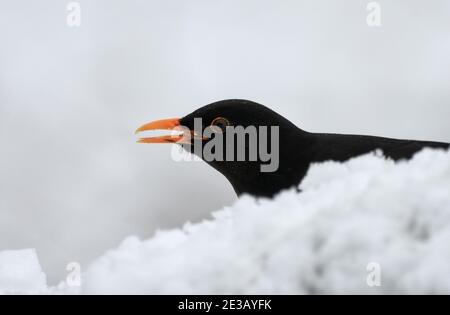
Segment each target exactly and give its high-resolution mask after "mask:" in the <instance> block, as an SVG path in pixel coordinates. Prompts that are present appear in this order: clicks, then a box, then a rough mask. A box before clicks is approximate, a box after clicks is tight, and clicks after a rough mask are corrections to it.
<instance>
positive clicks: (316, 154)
mask: <svg viewBox="0 0 450 315" xmlns="http://www.w3.org/2000/svg"><path fill="white" fill-rule="evenodd" d="M218 117H220V118H224V119H226V120H225V121H226V122H227V123H228V124H229V125H231V126H243V127H248V126H256V127H258V126H279V140H280V141H279V167H278V169H277V170H276V171H275V172H261V169H260V165H261V164H262V163H263V161H260V160H257V161H206V162H207V163H208V164H209V165H211V166H212V167H214V168H215V169H216V170H218V171H219V172H220V173H222V174H223V175H224V176H225V177H226V178H227V179H228V180H229V182H230V183H231V185H232V186H233V188H234V190H235V191H236V193H237V194H238V195H241V194H250V195H253V196H258V197H272V196H274V195H275V194H277V193H278V192H280V191H281V190H283V189H287V188H291V187H298V185H299V184H300V182H301V181H302V179H303V178H304V177H305V175H306V173H307V171H308V169H309V167H310V165H311V164H312V163H317V162H323V161H329V160H331V161H340V162H342V161H347V160H349V159H350V158H353V157H356V156H359V155H363V154H365V153H368V152H371V151H375V150H381V151H382V152H383V154H384V155H385V156H386V157H387V158H390V159H393V160H395V161H398V160H402V159H410V158H411V157H412V156H413V155H414V154H415V153H416V152H418V151H420V150H422V149H423V148H426V147H429V148H441V149H448V148H449V144H448V143H442V142H430V141H416V140H398V139H390V138H383V137H374V136H362V135H343V134H325V133H311V132H307V131H305V130H302V129H300V128H298V127H297V126H296V125H294V124H293V123H291V122H290V121H289V120H287V119H286V118H284V117H282V116H281V115H279V114H277V113H276V112H274V111H272V110H271V109H269V108H267V107H266V106H263V105H261V104H258V103H255V102H251V101H247V100H224V101H219V102H216V103H212V104H209V105H206V106H204V107H201V108H200V109H198V110H196V111H194V112H193V113H191V114H189V115H187V116H185V117H183V118H181V119H180V120H179V124H180V125H183V126H186V127H187V128H189V129H190V130H194V118H201V119H202V122H203V126H202V128H206V127H207V126H209V125H211V123H213V122H214V120H215V119H217V118H218ZM220 127H222V126H220ZM224 134H225V135H226V129H224ZM208 141H209V140H208V139H204V140H202V143H203V145H205V144H206V143H207V142H208ZM185 147H186V148H187V149H188V150H191V151H192V148H193V147H194V146H193V145H189V144H185ZM224 150H225V151H226V150H227V147H226V145H225V146H224Z"/></svg>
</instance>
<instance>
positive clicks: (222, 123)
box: [211, 117, 230, 132]
mask: <svg viewBox="0 0 450 315" xmlns="http://www.w3.org/2000/svg"><path fill="white" fill-rule="evenodd" d="M229 125H230V122H229V121H228V119H226V118H224V117H217V118H214V120H213V121H212V122H211V127H216V128H220V130H221V131H222V132H225V130H226V128H227V127H228V126H229Z"/></svg>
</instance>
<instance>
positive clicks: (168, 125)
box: [136, 118, 190, 144]
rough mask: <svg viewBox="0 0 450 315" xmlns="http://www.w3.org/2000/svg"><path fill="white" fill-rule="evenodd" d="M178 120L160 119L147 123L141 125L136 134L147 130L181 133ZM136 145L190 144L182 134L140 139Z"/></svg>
mask: <svg viewBox="0 0 450 315" xmlns="http://www.w3.org/2000/svg"><path fill="white" fill-rule="evenodd" d="M181 129H182V128H181V126H180V119H179V118H170V119H162V120H156V121H152V122H149V123H147V124H145V125H142V126H141V127H139V128H138V129H137V130H136V133H139V132H143V131H148V130H170V131H177V130H178V131H182V130H181ZM137 142H138V143H186V144H190V141H189V139H186V136H185V134H184V133H182V134H172V135H167V136H159V137H149V138H140V139H139V140H138V141H137Z"/></svg>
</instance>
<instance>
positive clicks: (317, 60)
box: [0, 0, 450, 283]
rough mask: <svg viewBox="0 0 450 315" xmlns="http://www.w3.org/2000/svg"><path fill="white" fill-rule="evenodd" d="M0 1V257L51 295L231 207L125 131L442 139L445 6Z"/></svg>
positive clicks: (220, 182)
mask: <svg viewBox="0 0 450 315" xmlns="http://www.w3.org/2000/svg"><path fill="white" fill-rule="evenodd" d="M78 2H79V4H80V5H81V26H80V27H68V26H67V24H66V17H67V14H68V11H67V10H66V5H67V3H69V1H61V0H42V1H24V0H14V1H12V0H9V1H7V0H1V1H0V141H1V142H0V144H1V151H0V153H1V155H0V250H5V249H20V248H29V247H34V248H36V249H37V250H38V254H39V258H40V261H41V263H42V265H43V269H44V271H45V272H46V273H47V274H48V275H49V276H50V279H49V280H50V283H55V282H56V281H58V280H59V279H61V277H63V276H64V275H65V274H66V271H65V268H66V264H67V263H68V262H71V261H77V262H80V263H82V265H83V266H86V265H87V264H88V263H89V262H90V261H91V260H92V259H93V258H95V257H96V256H98V255H100V254H102V253H103V252H104V251H105V250H107V249H109V248H111V247H115V246H116V245H117V244H118V242H120V241H121V240H122V239H123V238H124V237H125V236H128V235H132V234H134V235H138V236H139V237H141V238H146V237H149V236H151V235H152V234H153V233H154V232H155V230H156V229H163V228H170V227H178V226H180V225H182V224H183V223H184V222H186V221H199V220H201V219H204V218H208V217H209V213H210V212H211V211H214V210H217V209H220V208H221V207H222V206H224V205H228V204H231V203H232V202H233V200H234V199H235V198H236V197H235V195H234V192H233V190H232V188H231V186H230V185H229V184H228V182H227V181H226V180H225V178H223V177H222V175H220V174H219V173H217V172H216V171H214V170H213V169H212V168H210V167H208V166H207V165H206V164H204V163H202V162H197V163H193V162H191V163H189V162H174V161H172V159H171V155H170V151H171V147H170V146H166V145H152V146H150V145H138V144H136V143H135V140H136V138H135V136H134V134H133V131H134V129H135V128H136V127H137V126H138V125H140V124H141V123H144V122H147V121H149V120H153V119H159V118H166V117H174V116H183V115H185V114H188V113H189V112H191V111H193V110H194V109H196V108H198V107H200V106H203V105H205V104H208V103H210V102H213V101H217V100H220V99H226V98H246V99H250V100H254V101H257V102H260V103H262V104H265V105H267V106H269V107H271V108H272V109H274V110H276V111H277V112H279V113H281V114H283V115H284V116H286V117H288V118H289V119H290V120H292V121H293V122H295V123H296V124H298V125H299V126H300V127H302V128H304V129H306V130H308V131H317V132H342V133H361V134H371V135H381V136H389V137H398V138H416V139H424V140H441V141H447V142H448V141H450V124H449V117H450V2H449V1H448V0H433V1H425V0H421V1H418V0H414V1H412V0H390V1H387V0H384V1H379V3H380V5H381V9H382V11H381V22H382V26H381V27H369V26H368V25H367V23H366V17H367V15H368V12H367V11H366V5H367V3H369V1H363V0H347V1H345V2H344V1H334V0H308V1H301V0H295V1H294V0H283V1H276V0H239V1H237V0H227V1H219V0H188V1H186V0H175V1H173V0H169V1H167V0H165V1H162V0H158V1H155V0H153V1H144V0H128V1H119V0H89V1H88V0H79V1H78Z"/></svg>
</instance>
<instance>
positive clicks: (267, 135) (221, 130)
mask: <svg viewBox="0 0 450 315" xmlns="http://www.w3.org/2000/svg"><path fill="white" fill-rule="evenodd" d="M148 130H166V131H170V132H172V134H170V135H163V136H158V137H147V138H141V139H139V140H138V142H139V143H176V144H181V145H183V148H184V149H185V150H187V151H189V152H191V153H194V154H195V155H197V156H199V157H200V158H202V159H203V160H204V161H205V162H207V163H208V164H210V165H211V166H213V167H214V168H215V169H217V170H218V171H219V172H221V173H222V174H223V175H225V176H226V177H227V178H228V180H229V181H230V182H231V184H232V185H233V187H234V188H235V190H236V192H237V193H238V194H239V193H240V192H248V190H249V189H248V188H247V187H246V186H248V185H250V184H246V183H247V182H249V181H256V180H263V179H267V175H265V176H264V174H263V173H273V174H272V175H276V173H277V172H278V168H279V159H280V156H279V155H280V154H281V155H286V154H287V153H286V149H285V148H284V147H281V146H286V148H287V146H289V143H290V142H291V141H293V140H294V139H293V137H295V136H296V135H297V134H298V132H300V131H301V130H300V129H298V128H297V127H296V126H295V125H294V124H292V123H291V122H290V121H288V120H287V119H285V118H284V117H282V116H281V115H279V114H277V113H276V112H274V111H272V110H271V109H269V108H267V107H265V106H263V105H261V104H258V103H255V102H252V101H247V100H235V99H233V100H223V101H219V102H215V103H212V104H209V105H206V106H203V107H201V108H199V109H197V110H195V111H194V112H192V113H190V114H188V115H186V116H184V117H183V118H171V119H163V120H156V121H152V122H149V123H147V124H144V125H142V126H141V127H139V128H138V129H137V131H136V132H137V133H139V132H143V131H148ZM173 131H175V134H174V133H173ZM231 138H232V140H231V141H230V139H231ZM264 144H265V145H266V147H265V148H262V145H264ZM255 150H256V151H255ZM263 151H264V152H263ZM275 151H277V152H275ZM208 154H209V155H208ZM270 155H272V156H270ZM275 155H278V156H275ZM268 157H269V158H271V161H269V160H268ZM275 159H276V161H275ZM272 162H276V163H275V165H273V164H274V163H272ZM267 165H271V166H273V167H271V168H270V167H267ZM264 166H266V167H264ZM272 179H273V177H272ZM267 180H268V179H267ZM241 186H244V187H241ZM252 186H255V184H252Z"/></svg>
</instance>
